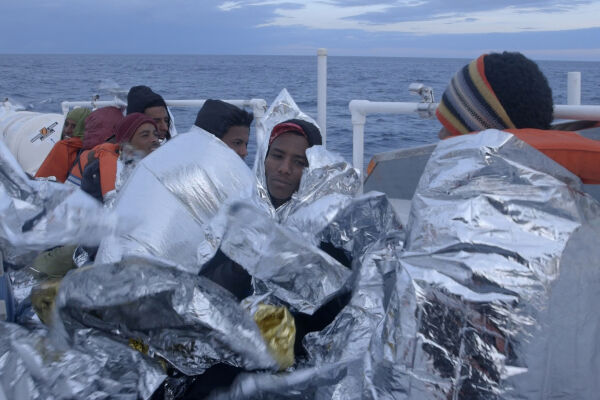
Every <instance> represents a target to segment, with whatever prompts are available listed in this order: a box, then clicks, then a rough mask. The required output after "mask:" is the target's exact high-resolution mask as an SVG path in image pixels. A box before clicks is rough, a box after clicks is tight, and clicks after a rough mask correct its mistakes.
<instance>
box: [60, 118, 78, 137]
mask: <svg viewBox="0 0 600 400" xmlns="http://www.w3.org/2000/svg"><path fill="white" fill-rule="evenodd" d="M76 125H77V124H76V123H75V121H73V120H72V119H70V118H67V119H65V124H64V125H63V129H62V136H61V137H62V139H69V138H71V137H72V136H73V131H74V130H75V126H76Z"/></svg>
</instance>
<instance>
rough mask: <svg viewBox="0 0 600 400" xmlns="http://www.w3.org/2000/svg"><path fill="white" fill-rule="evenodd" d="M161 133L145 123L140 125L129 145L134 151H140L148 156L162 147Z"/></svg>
mask: <svg viewBox="0 0 600 400" xmlns="http://www.w3.org/2000/svg"><path fill="white" fill-rule="evenodd" d="M158 137H159V133H158V132H157V131H156V128H155V127H154V125H152V124H150V123H145V124H142V125H140V127H139V128H137V130H136V131H135V133H134V134H133V136H132V137H131V140H130V141H129V143H130V144H131V146H133V148H134V149H136V150H139V151H141V152H143V153H144V155H148V154H150V153H152V151H154V150H155V149H157V148H158V147H159V146H160V142H159V141H158Z"/></svg>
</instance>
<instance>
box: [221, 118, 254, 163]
mask: <svg viewBox="0 0 600 400" xmlns="http://www.w3.org/2000/svg"><path fill="white" fill-rule="evenodd" d="M249 137H250V128H249V127H247V126H241V125H237V126H232V127H230V128H229V130H228V131H227V132H225V134H224V135H223V137H222V138H221V140H222V141H223V142H225V144H226V145H227V146H229V148H230V149H232V150H233V151H235V152H236V153H237V154H238V155H239V156H240V157H242V160H243V159H245V158H246V156H247V155H248V138H249Z"/></svg>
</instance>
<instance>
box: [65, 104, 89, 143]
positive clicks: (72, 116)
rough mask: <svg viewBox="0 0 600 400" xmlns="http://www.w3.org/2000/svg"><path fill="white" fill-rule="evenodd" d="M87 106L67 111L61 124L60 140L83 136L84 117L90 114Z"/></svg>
mask: <svg viewBox="0 0 600 400" xmlns="http://www.w3.org/2000/svg"><path fill="white" fill-rule="evenodd" d="M90 112H92V110H90V109H89V108H74V109H72V110H71V111H69V112H68V113H67V116H66V117H65V123H64V124H63V129H62V133H61V136H60V140H63V139H70V138H72V137H80V138H81V137H83V131H84V129H85V119H86V117H87V116H88V115H90Z"/></svg>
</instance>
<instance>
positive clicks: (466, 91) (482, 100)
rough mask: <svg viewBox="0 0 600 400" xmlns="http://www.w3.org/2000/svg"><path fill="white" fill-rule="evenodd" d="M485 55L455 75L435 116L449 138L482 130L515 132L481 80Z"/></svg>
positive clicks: (492, 92) (505, 114) (488, 84)
mask: <svg viewBox="0 0 600 400" xmlns="http://www.w3.org/2000/svg"><path fill="white" fill-rule="evenodd" d="M485 56H486V55H485V54H484V55H482V56H480V57H479V58H477V59H476V60H474V61H472V62H471V63H469V64H468V65H465V66H464V67H463V68H462V69H461V70H460V71H458V72H457V73H456V74H455V75H454V77H452V80H451V81H450V85H448V87H447V88H446V91H445V92H444V94H443V96H442V101H441V102H440V104H439V106H438V108H437V110H436V112H435V115H436V116H437V118H438V120H439V121H440V122H441V123H442V125H444V127H445V128H446V129H448V131H450V133H452V135H463V134H466V133H470V132H479V131H482V130H485V129H490V128H493V129H515V128H516V126H515V124H514V123H513V122H512V121H511V119H510V117H509V116H508V114H507V113H506V110H505V109H504V107H503V106H502V104H501V103H500V101H499V100H498V97H497V96H496V94H495V93H494V90H493V89H492V86H491V85H490V83H489V82H488V80H487V78H486V76H485V68H484V60H485Z"/></svg>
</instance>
